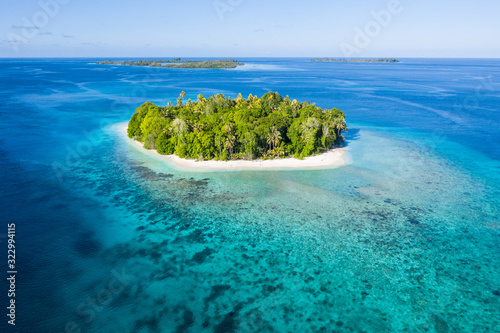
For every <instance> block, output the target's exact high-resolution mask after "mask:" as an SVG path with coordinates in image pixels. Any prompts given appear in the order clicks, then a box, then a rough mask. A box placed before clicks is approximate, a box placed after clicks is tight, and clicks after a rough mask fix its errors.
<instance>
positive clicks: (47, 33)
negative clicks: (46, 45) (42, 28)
mask: <svg viewBox="0 0 500 333" xmlns="http://www.w3.org/2000/svg"><path fill="white" fill-rule="evenodd" d="M39 35H40V36H53V35H54V34H53V33H52V32H40V33H39Z"/></svg>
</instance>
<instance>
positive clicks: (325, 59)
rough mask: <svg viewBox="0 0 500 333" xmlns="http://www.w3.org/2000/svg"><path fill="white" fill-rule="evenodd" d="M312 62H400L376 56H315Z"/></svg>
mask: <svg viewBox="0 0 500 333" xmlns="http://www.w3.org/2000/svg"><path fill="white" fill-rule="evenodd" d="M311 61H313V62H358V63H359V62H361V63H386V62H400V61H399V60H398V59H395V58H378V59H334V58H315V59H311Z"/></svg>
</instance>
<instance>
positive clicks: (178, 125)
mask: <svg viewBox="0 0 500 333" xmlns="http://www.w3.org/2000/svg"><path fill="white" fill-rule="evenodd" d="M172 130H173V131H174V132H175V133H176V134H177V138H178V140H179V141H180V140H182V139H183V138H184V135H183V134H184V133H186V132H187V130H188V126H187V124H186V122H185V121H184V120H182V119H180V118H176V119H174V121H173V122H172Z"/></svg>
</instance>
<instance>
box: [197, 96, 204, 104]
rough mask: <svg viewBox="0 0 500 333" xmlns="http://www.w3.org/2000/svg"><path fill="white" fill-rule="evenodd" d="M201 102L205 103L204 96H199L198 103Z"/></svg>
mask: <svg viewBox="0 0 500 333" xmlns="http://www.w3.org/2000/svg"><path fill="white" fill-rule="evenodd" d="M201 102H203V95H202V94H199V95H198V103H201Z"/></svg>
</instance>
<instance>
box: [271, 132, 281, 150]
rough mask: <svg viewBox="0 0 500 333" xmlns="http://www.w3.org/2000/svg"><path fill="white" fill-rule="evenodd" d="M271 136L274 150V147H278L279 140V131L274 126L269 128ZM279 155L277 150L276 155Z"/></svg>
mask: <svg viewBox="0 0 500 333" xmlns="http://www.w3.org/2000/svg"><path fill="white" fill-rule="evenodd" d="M271 138H272V142H273V147H274V150H276V148H277V147H279V145H280V141H281V133H280V131H278V129H276V127H273V128H271ZM279 155H280V153H279V152H278V157H279Z"/></svg>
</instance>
